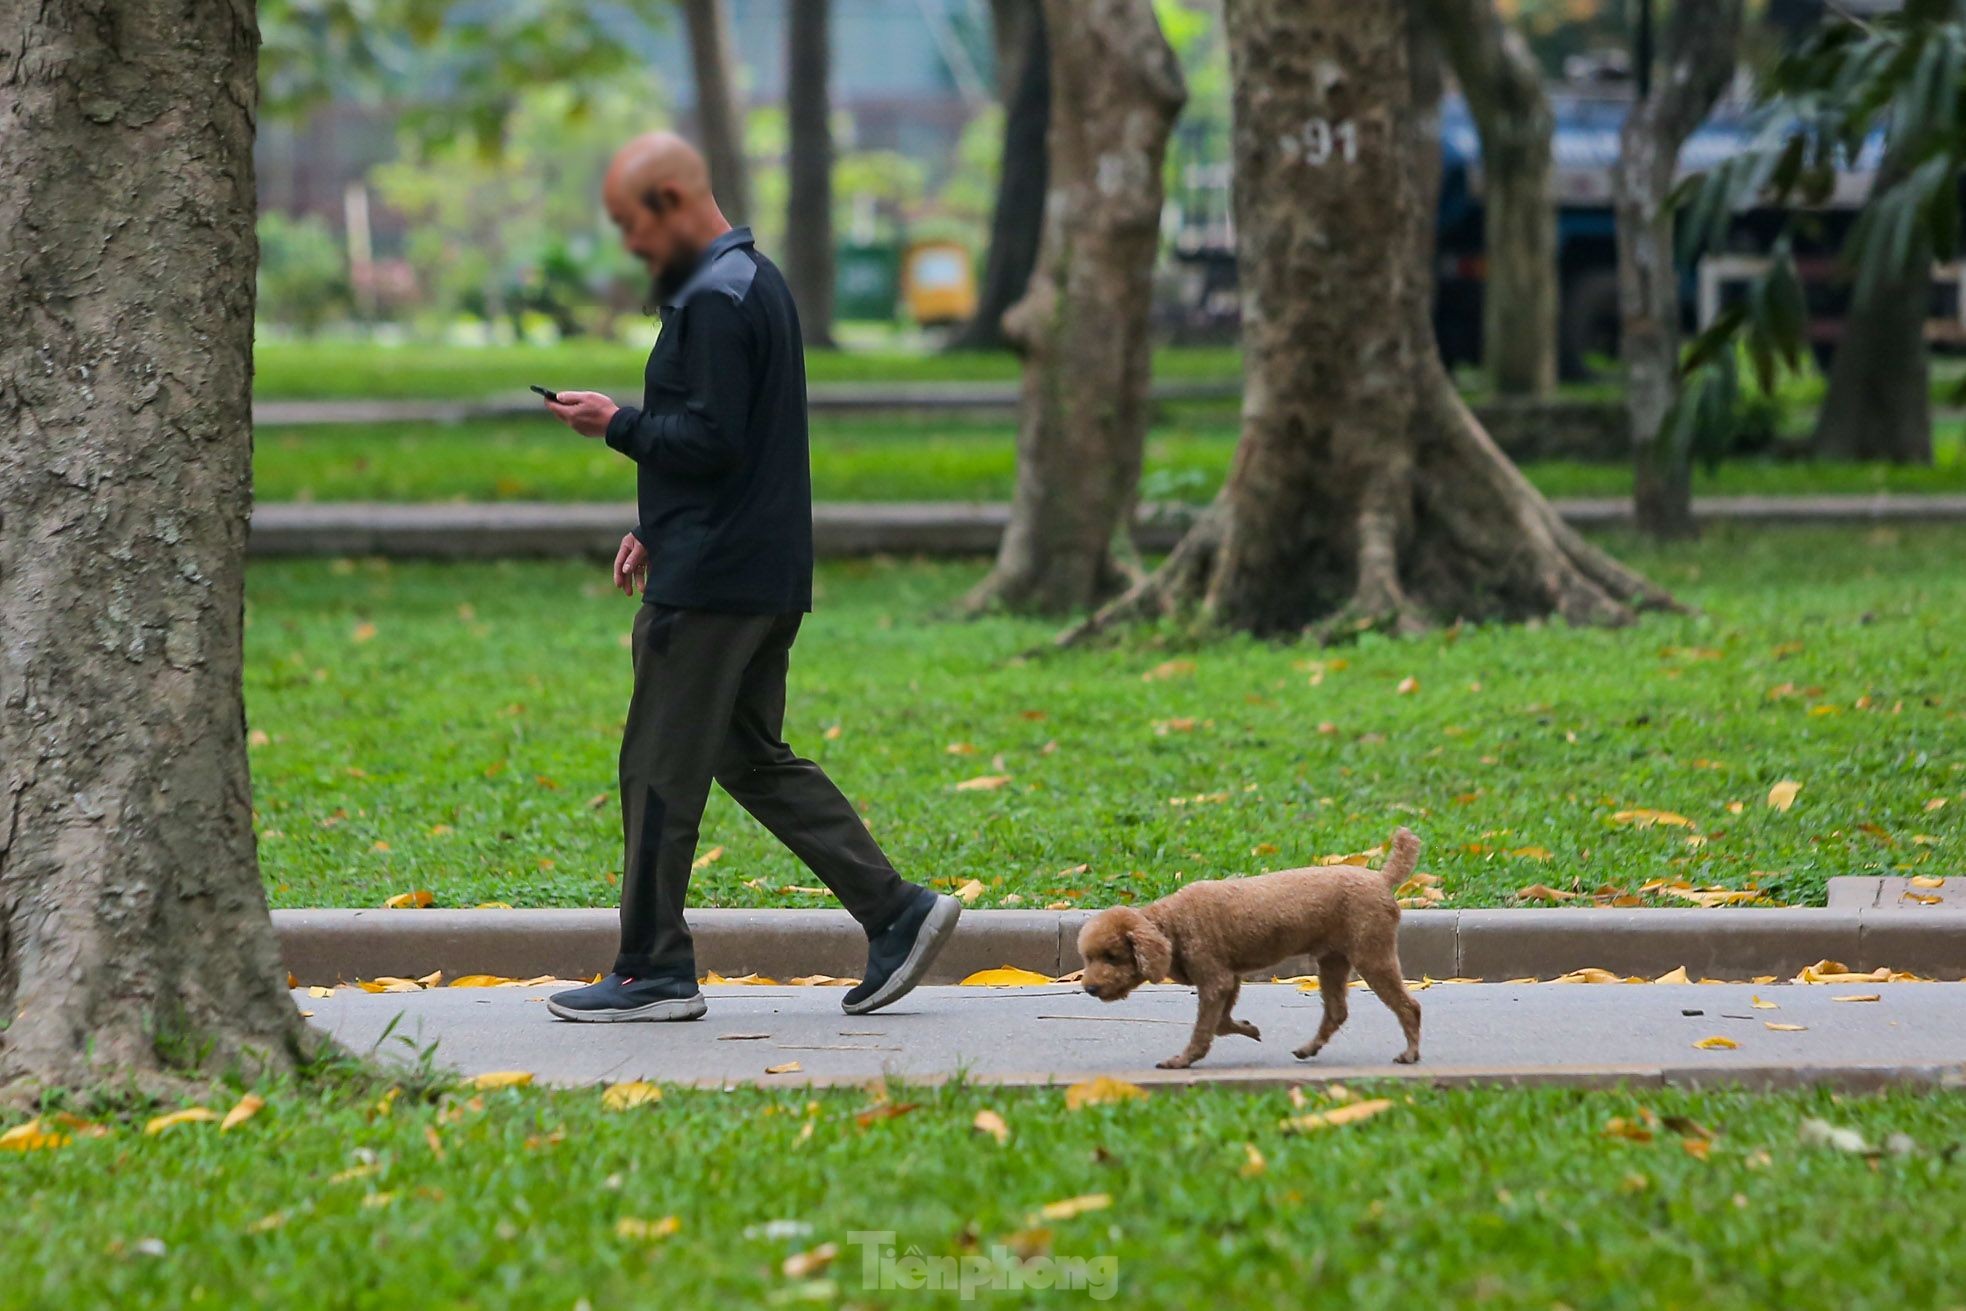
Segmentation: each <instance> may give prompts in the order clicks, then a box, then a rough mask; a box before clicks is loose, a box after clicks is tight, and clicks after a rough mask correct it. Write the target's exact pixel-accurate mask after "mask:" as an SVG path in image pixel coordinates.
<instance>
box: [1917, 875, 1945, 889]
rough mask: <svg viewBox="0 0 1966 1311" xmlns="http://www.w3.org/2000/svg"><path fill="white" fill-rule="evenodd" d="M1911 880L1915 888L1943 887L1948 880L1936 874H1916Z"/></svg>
mask: <svg viewBox="0 0 1966 1311" xmlns="http://www.w3.org/2000/svg"><path fill="white" fill-rule="evenodd" d="M1910 882H1911V886H1912V887H1914V888H1943V887H1944V886H1945V885H1946V881H1945V880H1944V879H1942V878H1940V877H1938V876H1937V875H1935V874H1914V875H1912V876H1911V880H1910Z"/></svg>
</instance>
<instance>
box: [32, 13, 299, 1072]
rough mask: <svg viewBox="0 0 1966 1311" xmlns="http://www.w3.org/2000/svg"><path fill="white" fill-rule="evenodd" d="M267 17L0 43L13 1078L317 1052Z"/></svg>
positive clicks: (48, 28)
mask: <svg viewBox="0 0 1966 1311" xmlns="http://www.w3.org/2000/svg"><path fill="white" fill-rule="evenodd" d="M258 40H259V38H258V32H257V29H256V26H255V23H254V20H253V11H252V7H251V6H250V5H248V4H243V3H240V4H213V3H192V2H191V0H175V2H172V0H41V3H39V4H37V5H34V6H32V7H31V8H28V9H25V10H17V11H16V12H15V14H14V15H13V17H11V18H10V19H9V20H8V22H7V24H6V25H5V28H4V30H0V86H4V87H5V88H6V93H5V95H4V96H0V234H4V235H0V246H4V248H5V249H4V253H0V1017H4V1018H0V1026H4V1027H0V1085H8V1086H10V1088H11V1092H12V1093H13V1094H14V1095H19V1094H20V1092H21V1091H22V1089H23V1087H26V1088H29V1089H31V1088H32V1087H34V1086H36V1085H43V1084H78V1083H85V1082H97V1081H101V1082H105V1083H106V1082H109V1081H111V1080H116V1081H118V1082H120V1081H122V1080H124V1079H125V1078H134V1079H136V1080H138V1081H139V1082H142V1081H145V1080H147V1079H154V1078H158V1077H159V1076H160V1075H162V1074H163V1073H164V1072H166V1071H170V1070H173V1069H174V1068H181V1067H185V1066H188V1065H190V1064H191V1063H193V1062H197V1061H199V1060H201V1059H203V1060H204V1061H206V1062H207V1063H208V1064H230V1063H233V1062H237V1063H239V1064H241V1065H243V1066H245V1067H247V1068H250V1069H279V1068H285V1067H289V1066H291V1065H292V1063H293V1061H294V1059H295V1057H296V1055H297V1054H298V1053H300V1052H301V1051H302V1050H303V1049H304V1048H305V1046H306V1045H307V1043H308V1040H307V1037H306V1032H305V1029H304V1027H303V1025H302V1024H301V1021H300V1018H299V1015H298V1013H297V1012H296V1011H295V1009H294V1006H293V1002H292V1001H291V999H290V998H289V996H288V994H287V992H286V989H285V986H284V980H283V977H282V974H281V971H280V959H279V952H278V949H277V946H276V944H275V942H274V937H273V927H272V922H271V920H270V919H269V917H268V915H267V911H266V894H265V890H264V888H263V887H262V885H261V883H260V876H259V866H258V862H257V858H256V856H255V853H254V844H253V830H252V795H251V789H250V784H249V780H248V777H247V764H246V726H245V715H244V710H243V702H242V700H241V688H240V665H241V651H240V642H241V631H242V611H243V605H244V564H245V539H246V518H247V514H248V511H249V509H250V503H251V498H252V463H251V457H252V428H251V418H250V414H249V405H250V388H251V377H252V325H253V273H254V267H255V265H256V263H257V248H256V245H255V241H254V236H253V214H254V197H253V157H252V145H253V114H254V107H255V103H256V99H257V85H256V59H257V50H258Z"/></svg>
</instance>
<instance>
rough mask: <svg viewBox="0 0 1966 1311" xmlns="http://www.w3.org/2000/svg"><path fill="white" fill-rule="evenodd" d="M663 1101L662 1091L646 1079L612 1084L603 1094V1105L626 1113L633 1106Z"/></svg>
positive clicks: (611, 1109)
mask: <svg viewBox="0 0 1966 1311" xmlns="http://www.w3.org/2000/svg"><path fill="white" fill-rule="evenodd" d="M661 1100H662V1089H661V1088H659V1087H658V1086H656V1085H655V1084H652V1083H650V1082H648V1081H647V1080H646V1079H636V1080H633V1081H632V1082H629V1083H611V1084H609V1085H608V1086H607V1090H606V1091H605V1092H603V1093H602V1094H601V1105H602V1106H603V1107H605V1108H607V1109H608V1110H610V1111H625V1110H627V1109H628V1108H629V1107H631V1106H647V1105H649V1104H650V1103H652V1102H659V1101H661Z"/></svg>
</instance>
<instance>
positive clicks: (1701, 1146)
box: [1679, 1138, 1713, 1161]
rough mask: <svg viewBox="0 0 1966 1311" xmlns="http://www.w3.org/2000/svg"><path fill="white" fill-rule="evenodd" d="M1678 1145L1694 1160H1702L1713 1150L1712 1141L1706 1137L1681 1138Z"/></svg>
mask: <svg viewBox="0 0 1966 1311" xmlns="http://www.w3.org/2000/svg"><path fill="white" fill-rule="evenodd" d="M1679 1147H1680V1150H1681V1151H1683V1152H1685V1153H1686V1154H1687V1155H1688V1156H1690V1157H1692V1158H1693V1159H1694V1160H1696V1161H1704V1160H1706V1159H1707V1156H1708V1154H1709V1153H1711V1152H1712V1151H1713V1142H1712V1140H1711V1139H1707V1138H1682V1139H1680V1140H1679Z"/></svg>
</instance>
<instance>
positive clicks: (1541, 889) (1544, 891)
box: [1515, 883, 1578, 901]
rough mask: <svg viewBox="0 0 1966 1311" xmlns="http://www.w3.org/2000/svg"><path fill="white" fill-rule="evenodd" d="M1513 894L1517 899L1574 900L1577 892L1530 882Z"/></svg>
mask: <svg viewBox="0 0 1966 1311" xmlns="http://www.w3.org/2000/svg"><path fill="white" fill-rule="evenodd" d="M1515 895H1516V900H1518V901H1575V900H1576V899H1577V895H1578V894H1576V893H1574V892H1565V891H1563V890H1562V889H1561V888H1553V887H1550V886H1549V885H1548V884H1547V883H1532V884H1530V885H1529V886H1528V887H1526V888H1522V889H1520V890H1518V891H1517V892H1516V894H1515Z"/></svg>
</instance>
